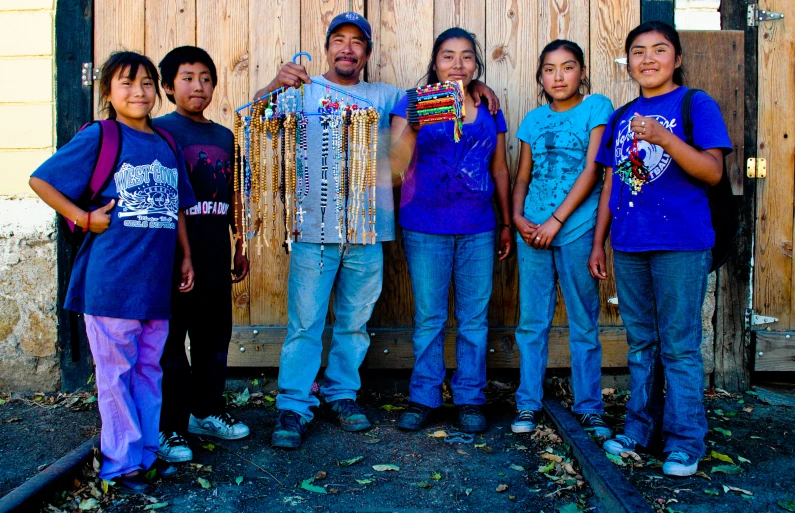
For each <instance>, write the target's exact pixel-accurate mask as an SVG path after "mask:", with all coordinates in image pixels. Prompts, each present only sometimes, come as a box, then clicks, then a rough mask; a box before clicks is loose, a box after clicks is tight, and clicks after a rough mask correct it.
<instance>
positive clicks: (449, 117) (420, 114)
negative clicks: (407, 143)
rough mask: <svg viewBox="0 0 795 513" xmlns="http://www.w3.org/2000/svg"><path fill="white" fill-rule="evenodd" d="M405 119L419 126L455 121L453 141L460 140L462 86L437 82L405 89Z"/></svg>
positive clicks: (452, 82) (462, 102)
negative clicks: (406, 100)
mask: <svg viewBox="0 0 795 513" xmlns="http://www.w3.org/2000/svg"><path fill="white" fill-rule="evenodd" d="M406 93H407V95H408V106H407V108H406V118H407V119H408V122H409V123H419V125H420V126H424V125H430V124H432V123H441V122H443V121H455V125H454V128H453V139H455V142H459V141H460V140H461V135H462V134H463V132H464V116H465V115H466V109H465V107H464V84H463V83H462V82H461V81H460V80H457V81H448V82H439V83H438V84H428V85H426V86H422V87H416V88H413V89H407V90H406Z"/></svg>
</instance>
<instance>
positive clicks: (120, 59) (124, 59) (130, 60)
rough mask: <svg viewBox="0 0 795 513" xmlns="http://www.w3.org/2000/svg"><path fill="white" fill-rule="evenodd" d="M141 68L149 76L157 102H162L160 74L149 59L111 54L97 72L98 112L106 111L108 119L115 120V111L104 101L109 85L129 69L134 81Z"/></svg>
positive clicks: (129, 54)
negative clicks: (114, 78)
mask: <svg viewBox="0 0 795 513" xmlns="http://www.w3.org/2000/svg"><path fill="white" fill-rule="evenodd" d="M142 66H143V68H144V70H145V71H146V72H147V73H148V74H149V77H150V78H151V79H152V82H154V85H155V92H156V93H157V100H158V102H160V101H162V97H161V96H160V74H159V73H158V72H157V68H156V67H155V64H154V63H153V62H152V61H151V60H150V59H149V57H147V56H146V55H141V54H140V53H135V52H113V53H112V54H110V57H108V60H106V61H105V64H103V65H102V69H101V70H100V72H99V101H100V112H102V111H107V113H108V119H116V109H114V108H113V105H111V103H110V102H109V101H108V100H106V98H107V97H108V96H110V84H111V82H112V81H113V77H115V76H116V75H118V74H119V73H120V72H123V71H124V70H125V69H127V68H128V67H129V68H130V80H135V77H136V75H138V72H139V71H141V67H142ZM146 119H147V122H149V121H151V119H150V117H149V116H148V115H147V117H146Z"/></svg>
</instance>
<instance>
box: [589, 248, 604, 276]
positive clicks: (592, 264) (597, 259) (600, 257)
mask: <svg viewBox="0 0 795 513" xmlns="http://www.w3.org/2000/svg"><path fill="white" fill-rule="evenodd" d="M605 262H606V258H605V248H603V247H598V246H594V247H593V249H591V257H590V258H589V259H588V271H590V273H591V277H593V278H596V279H597V280H606V279H607V264H606V263H605Z"/></svg>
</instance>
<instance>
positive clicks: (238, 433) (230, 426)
mask: <svg viewBox="0 0 795 513" xmlns="http://www.w3.org/2000/svg"><path fill="white" fill-rule="evenodd" d="M188 433H193V434H194V435H206V436H214V437H216V438H221V439H223V440H238V439H240V438H245V437H247V436H248V435H249V429H248V426H246V425H245V424H243V423H242V422H240V421H239V420H237V419H236V418H235V417H233V416H232V414H231V413H229V412H224V413H221V414H218V415H210V416H209V417H205V418H203V419H197V418H196V417H194V416H193V414H191V416H190V422H189V423H188Z"/></svg>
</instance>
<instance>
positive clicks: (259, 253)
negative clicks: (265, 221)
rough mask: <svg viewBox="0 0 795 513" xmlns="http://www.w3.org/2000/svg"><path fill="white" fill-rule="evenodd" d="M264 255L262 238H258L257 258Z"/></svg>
mask: <svg viewBox="0 0 795 513" xmlns="http://www.w3.org/2000/svg"><path fill="white" fill-rule="evenodd" d="M261 255H262V237H257V256H261Z"/></svg>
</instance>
